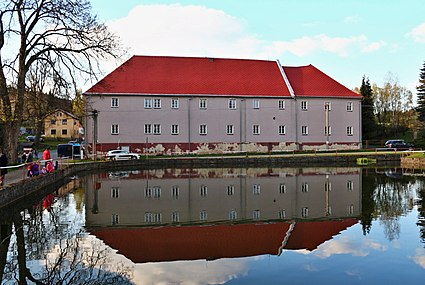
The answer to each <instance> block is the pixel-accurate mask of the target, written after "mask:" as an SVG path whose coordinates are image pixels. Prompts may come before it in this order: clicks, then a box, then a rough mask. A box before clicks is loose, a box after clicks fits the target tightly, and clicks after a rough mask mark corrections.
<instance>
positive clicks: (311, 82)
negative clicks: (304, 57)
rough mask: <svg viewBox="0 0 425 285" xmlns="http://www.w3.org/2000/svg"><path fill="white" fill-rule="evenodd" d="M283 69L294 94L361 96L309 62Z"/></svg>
mask: <svg viewBox="0 0 425 285" xmlns="http://www.w3.org/2000/svg"><path fill="white" fill-rule="evenodd" d="M283 70H284V71H285V74H286V76H287V77H288V80H289V82H290V83H291V86H292V89H293V90H294V92H295V95H296V96H326V97H327V96H331V97H334V96H336V97H361V95H360V94H357V93H356V92H354V91H351V90H350V89H348V88H347V87H345V86H344V85H342V84H340V83H338V82H337V81H335V80H334V79H332V78H331V77H329V76H328V75H326V74H325V73H323V72H322V71H320V70H319V69H317V68H316V67H314V66H313V65H311V64H310V65H307V66H299V67H288V66H284V67H283Z"/></svg>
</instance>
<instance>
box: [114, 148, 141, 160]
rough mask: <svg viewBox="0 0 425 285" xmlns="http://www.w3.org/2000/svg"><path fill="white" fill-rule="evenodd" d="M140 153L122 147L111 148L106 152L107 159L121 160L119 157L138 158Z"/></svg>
mask: <svg viewBox="0 0 425 285" xmlns="http://www.w3.org/2000/svg"><path fill="white" fill-rule="evenodd" d="M140 157H141V156H140V154H138V153H132V152H129V151H126V150H122V149H113V150H110V151H108V152H107V153H106V159H108V160H121V159H140Z"/></svg>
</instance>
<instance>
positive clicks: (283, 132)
mask: <svg viewBox="0 0 425 285" xmlns="http://www.w3.org/2000/svg"><path fill="white" fill-rule="evenodd" d="M279 135H286V126H285V125H280V126H279Z"/></svg>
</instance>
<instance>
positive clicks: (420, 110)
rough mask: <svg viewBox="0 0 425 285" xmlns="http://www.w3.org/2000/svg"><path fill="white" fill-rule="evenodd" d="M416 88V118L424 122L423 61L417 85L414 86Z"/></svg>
mask: <svg viewBox="0 0 425 285" xmlns="http://www.w3.org/2000/svg"><path fill="white" fill-rule="evenodd" d="M416 90H417V91H418V93H417V94H418V107H417V108H416V110H417V112H418V119H419V121H421V122H425V62H424V64H423V66H422V68H421V73H420V75H419V86H417V87H416Z"/></svg>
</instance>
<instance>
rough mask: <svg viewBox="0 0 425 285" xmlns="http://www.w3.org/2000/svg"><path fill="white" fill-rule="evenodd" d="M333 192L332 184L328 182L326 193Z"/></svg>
mask: <svg viewBox="0 0 425 285" xmlns="http://www.w3.org/2000/svg"><path fill="white" fill-rule="evenodd" d="M331 190H332V183H331V182H329V181H327V182H326V183H325V192H329V191H331Z"/></svg>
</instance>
